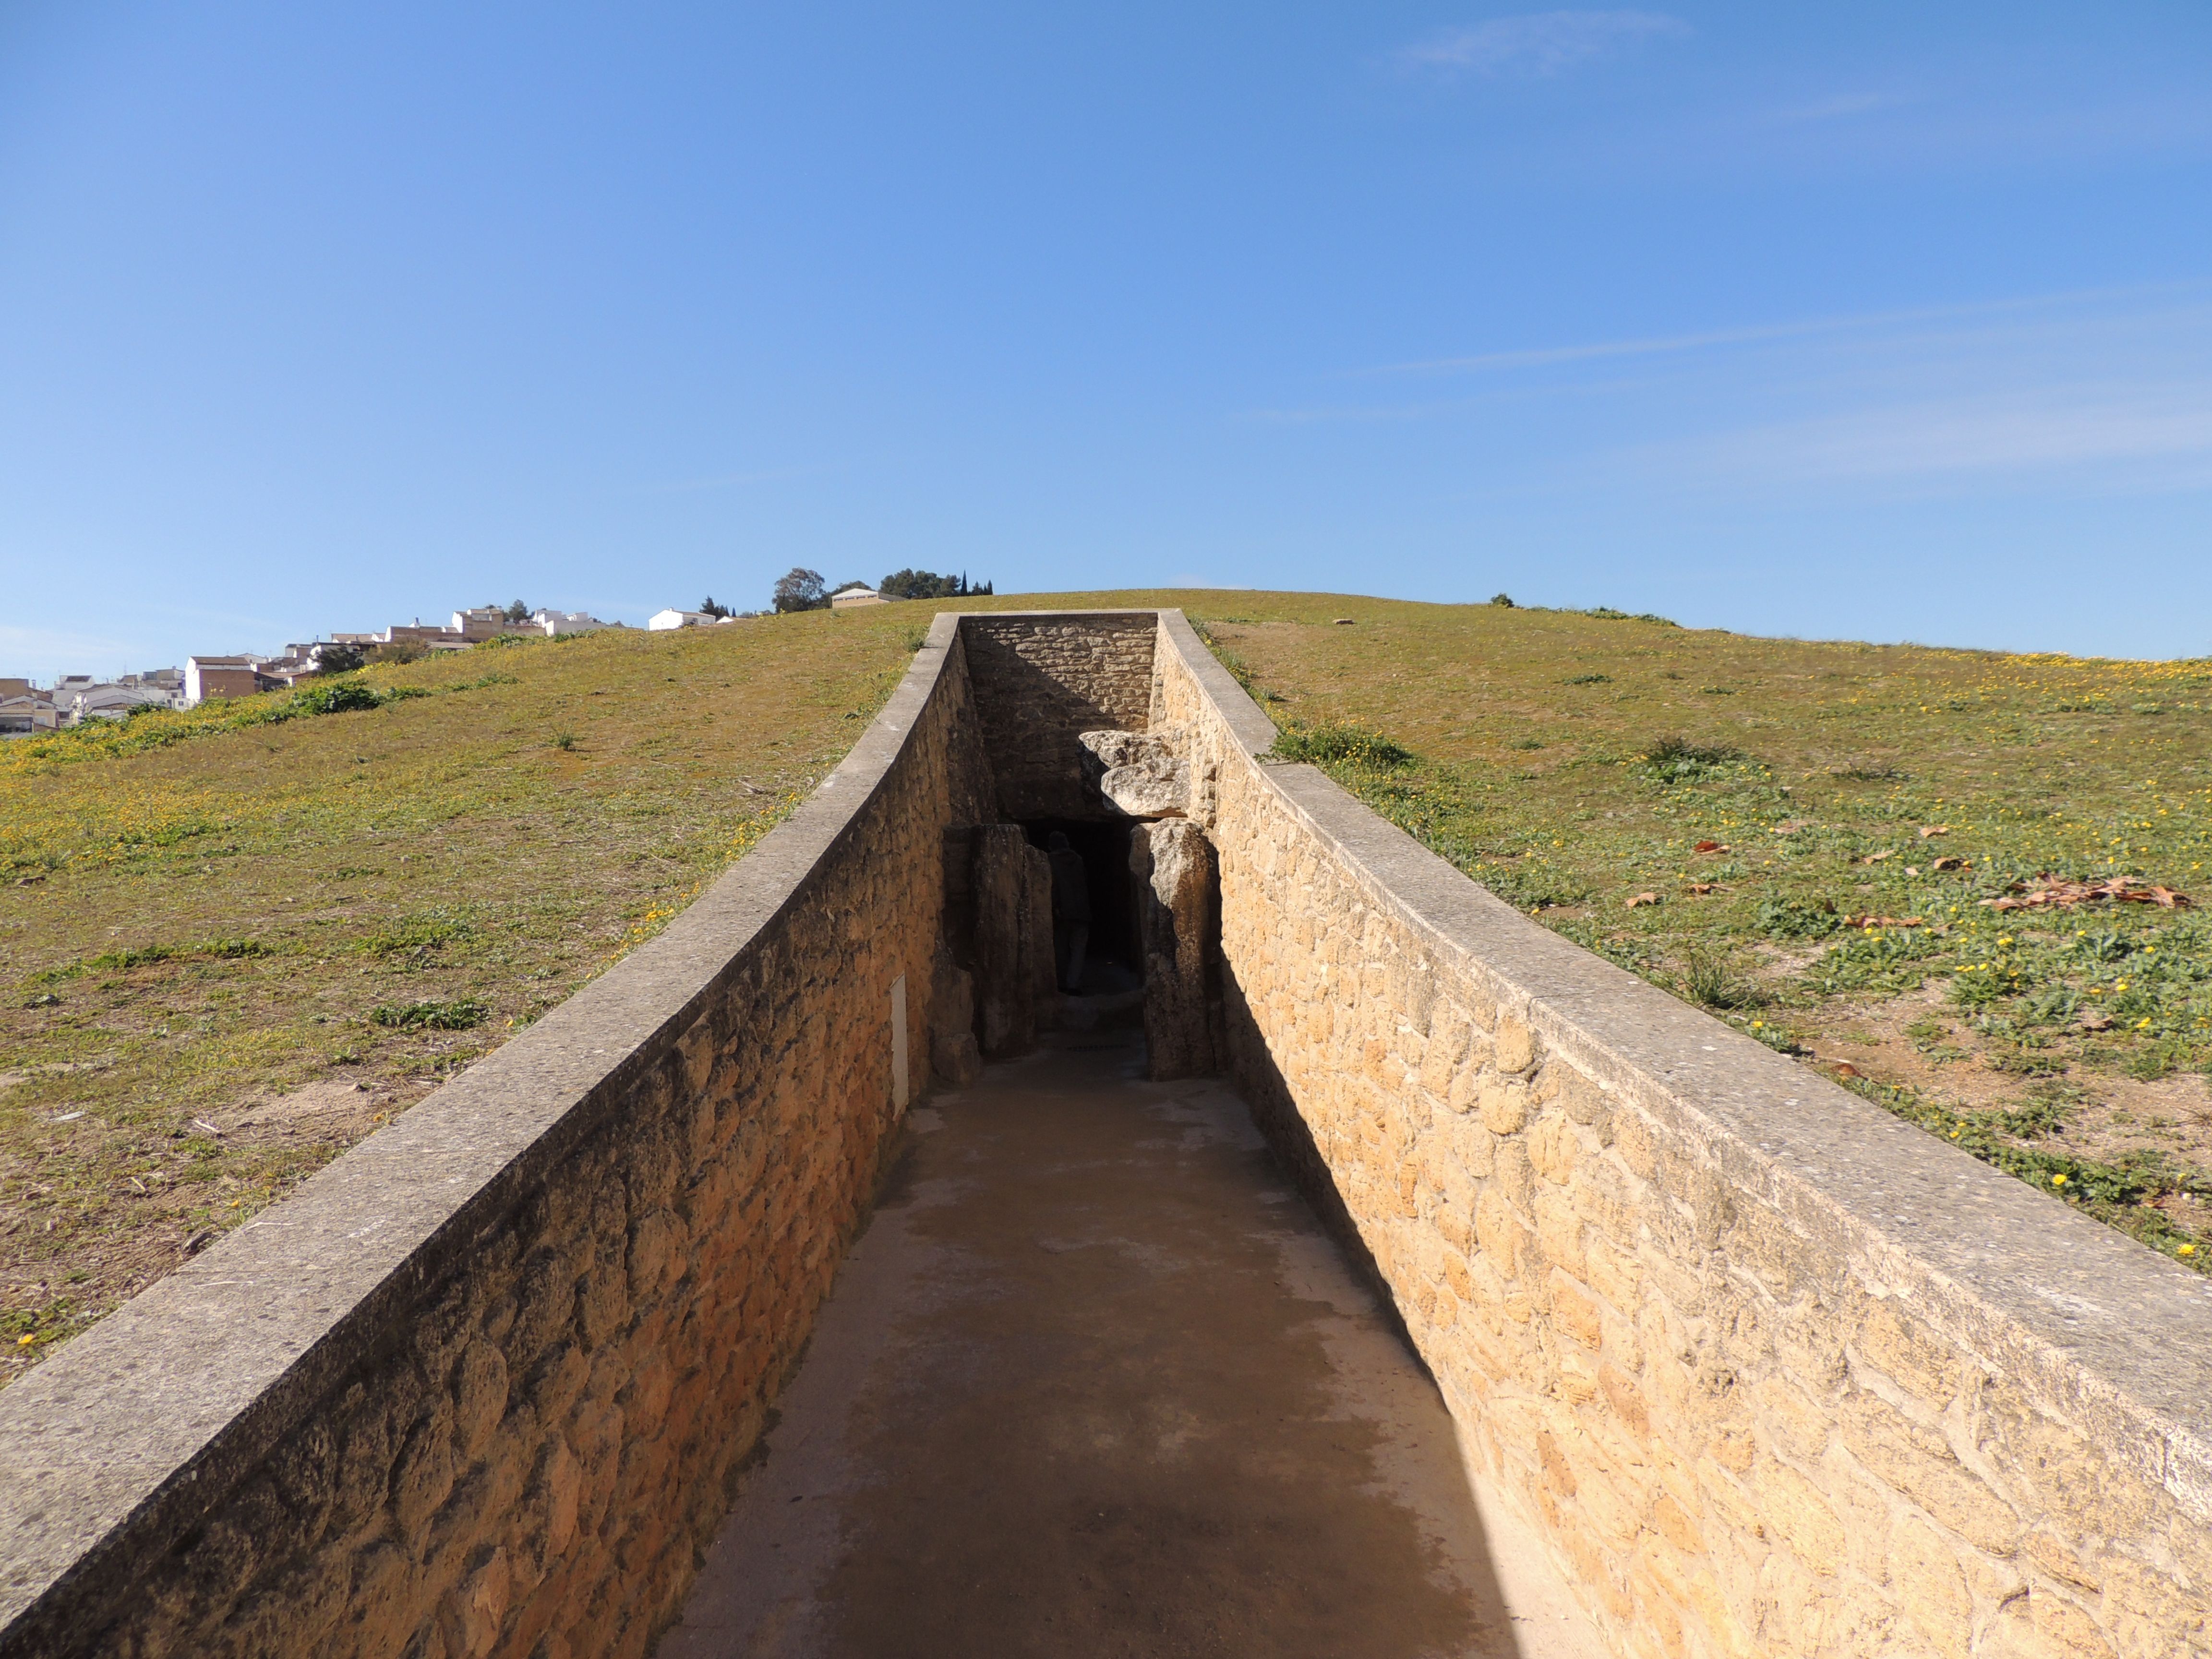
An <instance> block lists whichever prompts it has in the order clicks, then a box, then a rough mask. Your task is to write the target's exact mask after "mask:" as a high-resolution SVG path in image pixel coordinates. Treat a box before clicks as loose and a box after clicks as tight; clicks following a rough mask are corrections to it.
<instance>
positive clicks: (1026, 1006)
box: [970, 823, 1052, 1055]
mask: <svg viewBox="0 0 2212 1659" xmlns="http://www.w3.org/2000/svg"><path fill="white" fill-rule="evenodd" d="M1035 851H1036V849H1035V848H1032V847H1031V846H1030V844H1029V838H1028V836H1024V834H1023V833H1022V827H1021V825H1019V824H1018V823H986V824H981V825H978V826H977V828H976V830H975V854H974V858H975V863H974V866H973V871H974V873H973V877H972V878H971V882H970V886H971V888H972V890H973V891H974V893H975V1010H976V1015H977V1024H978V1025H979V1026H980V1028H981V1029H980V1030H979V1032H978V1035H979V1036H981V1039H982V1043H983V1052H984V1053H985V1054H991V1055H999V1054H1020V1053H1021V1052H1022V1051H1023V1050H1024V1049H1025V1048H1029V1047H1030V1045H1031V1044H1032V1043H1034V1042H1036V987H1035V984H1034V981H1033V980H1032V977H1031V971H1032V970H1031V961H1030V959H1031V957H1032V956H1033V954H1034V949H1033V947H1032V945H1031V944H1030V932H1031V927H1030V911H1031V909H1032V908H1034V907H1033V905H1032V904H1031V902H1030V882H1031V874H1030V871H1031V865H1030V854H1032V853H1034V852H1035ZM1049 881H1050V877H1049V874H1048V876H1047V882H1048V886H1049ZM1051 926H1052V915H1051V909H1050V906H1049V903H1048V905H1047V908H1046V913H1045V927H1047V929H1049V928H1050V927H1051Z"/></svg>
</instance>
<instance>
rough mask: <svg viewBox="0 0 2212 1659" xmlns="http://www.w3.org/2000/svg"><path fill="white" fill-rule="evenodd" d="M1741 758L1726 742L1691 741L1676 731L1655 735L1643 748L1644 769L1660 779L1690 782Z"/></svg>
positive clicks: (1740, 752) (1663, 780) (1663, 781)
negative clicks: (1664, 735) (1666, 735)
mask: <svg viewBox="0 0 2212 1659" xmlns="http://www.w3.org/2000/svg"><path fill="white" fill-rule="evenodd" d="M1743 758H1744V753H1743V750H1741V749H1738V748H1735V746H1734V745H1732V744H1725V743H1692V742H1691V741H1690V740H1689V739H1688V738H1686V737H1683V736H1681V735H1680V734H1679V733H1677V734H1674V735H1673V736H1668V737H1663V738H1654V739H1653V740H1652V741H1651V742H1650V744H1647V745H1645V747H1644V770H1645V771H1647V772H1649V773H1650V775H1652V776H1653V777H1654V778H1656V779H1657V780H1658V781H1660V782H1661V783H1691V782H1694V781H1697V780H1698V779H1699V778H1701V777H1703V776H1705V774H1707V773H1708V772H1715V771H1718V770H1719V769H1721V768H1722V767H1723V766H1727V765H1730V764H1732V763H1735V762H1737V761H1740V760H1741V759H1743Z"/></svg>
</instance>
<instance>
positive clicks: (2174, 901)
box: [1982, 875, 2195, 910]
mask: <svg viewBox="0 0 2212 1659" xmlns="http://www.w3.org/2000/svg"><path fill="white" fill-rule="evenodd" d="M2105 899H2118V900H2119V901H2121V902H2124V903H2128V904H2155V905H2158V906H2160V907H2161V908H2165V909H2168V910H2187V909H2191V908H2194V905H2195V901H2194V900H2193V899H2191V897H2190V896H2189V895H2188V894H2186V893H2178V892H2176V891H2174V890H2173V889H2172V888H2171V887H2161V886H2160V885H2159V884H2157V883H2156V882H2149V881H2144V880H2142V879H2141V878H2138V877H2136V876H2114V877H2113V878H2112V879H2111V880H2110V881H2100V882H2086V881H2061V880H2059V879H2058V878H2057V877H2056V876H2051V875H2041V876H2038V877H2037V878H2035V880H2034V882H2033V884H2028V883H2022V882H2015V883H2014V884H2012V887H2011V888H2010V890H2009V891H2008V894H2007V896H2005V897H2003V898H1993V899H1984V900H1983V901H1982V905H1983V908H1985V909H1990V910H2049V909H2071V908H2073V907H2074V906H2075V905H2077V904H2095V903H2098V902H2101V901H2102V900H2105Z"/></svg>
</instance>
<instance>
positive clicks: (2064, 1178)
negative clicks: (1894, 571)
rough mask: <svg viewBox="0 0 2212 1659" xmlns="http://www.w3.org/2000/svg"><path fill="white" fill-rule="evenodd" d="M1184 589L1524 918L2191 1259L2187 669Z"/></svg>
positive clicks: (2201, 1199) (1265, 691)
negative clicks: (1206, 593) (1203, 593)
mask: <svg viewBox="0 0 2212 1659" xmlns="http://www.w3.org/2000/svg"><path fill="white" fill-rule="evenodd" d="M1194 599H1195V600H1196V602H1195V604H1194V606H1193V608H1194V611H1195V612H1196V614H1198V615H1199V616H1200V617H1205V618H1206V619H1207V634H1208V636H1209V638H1210V639H1211V640H1212V642H1213V644H1214V646H1215V648H1216V650H1217V651H1218V652H1219V653H1221V654H1222V656H1223V658H1224V660H1225V662H1226V663H1227V664H1228V665H1229V666H1230V667H1231V671H1234V672H1236V673H1237V675H1238V676H1239V677H1240V678H1242V679H1243V680H1244V682H1245V684H1247V685H1248V687H1249V688H1250V689H1252V690H1254V691H1255V693H1256V694H1257V695H1259V696H1261V699H1262V701H1263V702H1265V703H1266V704H1267V711H1268V713H1269V714H1272V715H1273V717H1274V718H1275V719H1276V720H1277V721H1278V723H1279V724H1280V725H1282V726H1284V727H1285V732H1286V737H1285V743H1284V744H1282V745H1279V754H1280V755H1281V756H1282V757H1285V758H1295V759H1305V760H1310V761H1313V762H1314V763H1316V764H1319V765H1322V766H1323V767H1324V768H1326V769H1328V771H1329V772H1330V773H1331V774H1332V775H1334V776H1335V777H1336V778H1337V779H1338V781H1340V782H1341V783H1343V784H1344V785H1345V786H1346V787H1347V788H1349V789H1351V790H1352V792H1353V793H1355V794H1357V795H1358V796H1359V797H1360V798H1361V799H1363V800H1364V801H1365V802H1366V803H1367V804H1368V805H1370V806H1371V807H1373V808H1374V809H1375V810H1376V811H1379V812H1381V813H1383V815H1384V816H1385V817H1389V818H1391V819H1392V820H1394V821H1395V822H1396V823H1399V824H1401V826H1403V827H1404V828H1405V829H1408V830H1410V831H1411V832H1412V833H1413V834H1414V835H1415V836H1419V838H1420V839H1421V840H1422V841H1423V842H1425V843H1426V844H1427V845H1428V846H1429V847H1431V848H1433V849H1434V850H1435V851H1437V853H1439V854H1443V856H1444V857H1446V858H1448V859H1449V860H1451V861H1452V862H1453V863H1455V864H1456V865H1457V866H1459V867H1460V868H1461V869H1462V870H1464V871H1466V872H1468V874H1469V875H1471V876H1473V877H1474V878H1476V879H1477V880H1479V881H1480V882H1482V883H1484V884H1486V885H1487V886H1488V887H1490V888H1491V889H1492V890H1493V891H1494V892H1496V893H1498V895H1499V896H1502V897H1504V898H1505V899H1507V900H1508V901H1509V902H1512V903H1513V904H1515V905H1517V906H1518V907H1520V908H1522V909H1523V910H1525V911H1527V912H1528V913H1529V914H1530V915H1534V917H1535V918H1536V919H1537V920H1539V921H1541V922H1542V923H1543V924H1544V925H1545V926H1547V927H1552V928H1553V929H1555V930H1556V931H1558V932H1559V933H1564V934H1565V935H1567V936H1568V937H1570V938H1571V939H1575V940H1577V942H1579V943H1581V944H1583V945H1588V946H1589V948H1591V949H1592V950H1594V951H1598V952H1600V953H1601V954H1602V955H1604V956H1607V957H1610V958H1611V959H1612V960H1613V961H1614V962H1617V963H1620V964H1621V965H1622V966H1624V967H1626V968H1628V969H1631V970H1632V971H1633V972H1635V973H1638V974H1639V975H1643V976H1644V978H1646V979H1649V980H1650V981H1653V982H1655V983H1656V984H1659V985H1662V986H1663V987H1667V988H1668V989H1669V990H1671V991H1674V993H1675V994H1678V995H1680V996H1682V997H1684V998H1685V999H1686V1000H1691V1001H1694V1002H1697V1003H1699V1004H1700V1005H1701V1006H1705V1007H1706V1008H1707V1009H1709V1010H1710V1011H1711V1012H1713V1013H1715V1014H1716V1015H1717V1016H1718V1017H1720V1018H1723V1019H1726V1020H1728V1021H1729V1023H1730V1024H1735V1026H1737V1027H1738V1028H1740V1029H1741V1030H1745V1031H1747V1032H1748V1033H1749V1034H1750V1035H1752V1036H1755V1037H1758V1038H1759V1040H1761V1041H1762V1042H1766V1043H1768V1044H1769V1045H1770V1046H1771V1047H1773V1048H1778V1049H1779V1050H1781V1051H1782V1052H1784V1053H1785V1054H1793V1055H1796V1056H1797V1057H1798V1058H1800V1059H1801V1060H1803V1061H1804V1063H1806V1064H1807V1065H1808V1066H1816V1067H1818V1068H1819V1069H1820V1070H1822V1071H1824V1072H1826V1073H1828V1074H1829V1075H1832V1076H1834V1077H1837V1078H1838V1079H1840V1080H1842V1081H1843V1082H1844V1084H1845V1085H1846V1086H1848V1087H1850V1088H1853V1089H1856V1090H1857V1091H1860V1092H1861V1093H1863V1094H1865V1095H1867V1096H1869V1097H1870V1098H1873V1099H1875V1100H1876V1101H1878V1102H1880V1103H1881V1104H1883V1105H1885V1106H1887V1107H1888V1108H1889V1109H1891V1110H1893V1111H1894V1112H1897V1113H1898V1114H1899V1115H1902V1116H1905V1117H1906V1118H1908V1119H1910V1120H1911V1121H1914V1122H1917V1123H1919V1124H1921V1125H1922V1126H1923V1127H1926V1128H1928V1129H1929V1130H1930V1131H1931V1132H1932V1133H1936V1134H1939V1135H1941V1136H1942V1137H1944V1138H1945V1139H1949V1140H1952V1141H1954V1142H1955V1143H1956V1144H1958V1145H1960V1146H1963V1147H1965V1148H1966V1149H1967V1150H1968V1151H1970V1152H1974V1153H1975V1154H1976V1155H1977V1156H1978V1157H1981V1158H1984V1159H1986V1160H1987V1161H1989V1162H1990V1163H1992V1164H1996V1165H1998V1166H1999V1167H2000V1168H2003V1169H2006V1170H2011V1171H2012V1172H2013V1173H2015V1174H2016V1175H2018V1176H2020V1177H2021V1179H2023V1180H2025V1181H2028V1182H2033V1184H2035V1185H2036V1186H2037V1187H2038V1188H2040V1189H2041V1190H2043V1191H2045V1192H2046V1193H2049V1194H2052V1195H2053V1196H2054V1197H2057V1198H2060V1199H2063V1200H2067V1201H2069V1202H2072V1203H2075V1204H2078V1205H2080V1206H2083V1207H2085V1208H2087V1209H2088V1210H2089V1211H2091V1212H2093V1213H2095V1214H2097V1215H2099V1216H2100V1217H2102V1218H2105V1219H2106V1220H2108V1221H2110V1222H2112V1224H2114V1225H2117V1226H2119V1227H2121V1228H2123V1229H2124V1230H2125V1231H2129V1232H2130V1233H2132V1234H2134V1235H2135V1236H2136V1237H2138V1238H2140V1239H2142V1241H2143V1242H2144V1243H2147V1244H2149V1245H2150V1246H2152V1247H2153V1248H2154V1249H2160V1250H2161V1251H2164V1252H2165V1253H2166V1254H2167V1255H2171V1256H2172V1257H2173V1258H2174V1259H2176V1260H2178V1261H2183V1262H2185V1263H2187V1264H2188V1265H2191V1266H2196V1267H2202V1266H2203V1264H2205V1263H2206V1261H2208V1260H2212V1202H2208V1200H2212V1094H2208V1091H2207V1088H2206V1078H2205V1073H2206V1070H2207V1067H2208V1066H2212V920H2208V919H2206V918H2205V917H2204V915H2203V912H2200V911H2198V910H2197V909H2196V908H2193V907H2191V906H2189V905H2186V904H2184V903H2182V902H2179V901H2175V900H2174V896H2175V895H2176V894H2177V893H2178V894H2179V895H2180V896H2182V897H2183V898H2189V897H2191V896H2195V897H2200V898H2207V899H2208V900H2212V895H2208V894H2207V893H2206V891H2205V889H2206V886H2207V879H2206V876H2205V866H2206V864H2207V862H2208V861H2212V788H2208V787H2207V786H2208V784H2212V764H2209V763H2212V662H2204V661H2195V662H2170V663H2146V662H2114V661H2102V660H2082V659H2071V658H2063V657H2052V656H2013V655H2004V654H2001V653H1989V652H1968V651H1941V650H1930V649H1925V648H1922V647H1911V646H1889V647H1876V646H1867V645H1857V644H1815V643H1808V642H1804V641H1790V640H1759V639H1748V638H1743V637H1741V636H1738V635H1730V634H1725V633H1720V632H1717V631H1694V630H1690V629H1680V628H1677V627H1675V626H1674V625H1673V624H1672V623H1668V622H1666V621H1665V620H1664V619H1662V618H1657V617H1627V616H1624V615H1623V614H1621V613H1620V612H1618V611H1583V612H1575V611H1527V610H1514V609H1508V608H1506V607H1504V606H1489V605H1477V606H1444V605H1398V604H1390V603H1387V602H1382V601H1376V600H1369V599H1317V598H1316V599H1306V598H1299V599H1291V598H1288V597H1278V596H1263V595H1249V596H1248V595H1243V594H1239V595H1237V596H1235V599H1233V601H1231V602H1229V603H1225V600H1226V599H1227V596H1225V595H1219V594H1216V595H1212V596H1206V597H1205V598H1198V597H1197V596H1194ZM1232 605H1233V608H1232ZM1225 611H1226V612H1227V613H1228V614H1224V612H1225ZM1346 616H1349V617H1352V619H1353V621H1352V625H1351V626H1350V627H1346V626H1343V625H1342V624H1340V623H1338V622H1337V620H1336V619H1337V618H1338V617H1346ZM1332 734H1334V735H1332ZM1343 734H1352V735H1351V736H1349V737H1347V736H1345V735H1343ZM2046 877H2048V878H2052V879H2051V880H2050V881H2046V880H2045V879H2044V878H2046ZM2168 901H2174V902H2168Z"/></svg>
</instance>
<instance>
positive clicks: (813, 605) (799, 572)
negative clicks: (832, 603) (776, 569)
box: [775, 565, 829, 611]
mask: <svg viewBox="0 0 2212 1659" xmlns="http://www.w3.org/2000/svg"><path fill="white" fill-rule="evenodd" d="M775 608H776V609H777V610H778V611H826V610H828V609H829V585H828V584H827V583H825V582H824V581H823V580H822V573H821V572H820V571H818V570H809V569H807V568H806V567H805V566H804V565H794V566H793V567H792V568H791V569H790V570H788V571H787V572H786V573H785V574H783V575H781V576H779V577H777V578H776V583H775Z"/></svg>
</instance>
